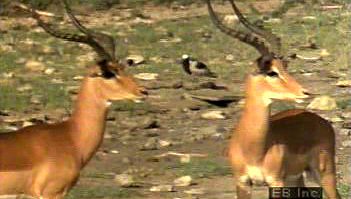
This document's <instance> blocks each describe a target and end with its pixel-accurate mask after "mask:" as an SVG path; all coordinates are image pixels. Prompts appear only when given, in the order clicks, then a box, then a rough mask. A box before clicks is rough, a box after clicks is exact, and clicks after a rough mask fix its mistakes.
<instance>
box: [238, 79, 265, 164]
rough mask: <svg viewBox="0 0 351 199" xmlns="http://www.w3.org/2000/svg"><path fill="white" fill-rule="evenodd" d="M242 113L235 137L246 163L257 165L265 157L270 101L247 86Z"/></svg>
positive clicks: (250, 86)
mask: <svg viewBox="0 0 351 199" xmlns="http://www.w3.org/2000/svg"><path fill="white" fill-rule="evenodd" d="M246 89H247V92H246V101H245V106H244V111H243V113H242V116H241V118H240V120H239V123H238V126H237V129H236V135H235V137H236V138H237V139H239V143H240V144H241V147H242V149H243V150H245V154H247V158H248V160H247V161H248V162H250V163H251V164H259V163H260V162H261V160H262V159H263V157H264V155H265V149H266V143H267V132H268V129H269V116H270V101H268V100H267V99H265V98H264V96H263V95H264V94H263V93H262V91H261V92H258V90H255V89H254V88H253V87H252V85H250V83H249V85H247V88H246Z"/></svg>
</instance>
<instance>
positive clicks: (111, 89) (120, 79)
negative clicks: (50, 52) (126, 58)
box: [32, 0, 147, 100]
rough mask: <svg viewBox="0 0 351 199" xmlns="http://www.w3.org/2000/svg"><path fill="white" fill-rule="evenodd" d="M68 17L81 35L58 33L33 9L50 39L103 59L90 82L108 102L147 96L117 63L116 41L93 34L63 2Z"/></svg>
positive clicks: (100, 34)
mask: <svg viewBox="0 0 351 199" xmlns="http://www.w3.org/2000/svg"><path fill="white" fill-rule="evenodd" d="M62 2H63V5H64V8H65V10H66V13H67V15H68V17H69V18H70V20H71V21H72V23H73V25H74V26H75V27H76V28H77V29H78V31H79V32H80V33H81V34H73V33H66V32H62V31H61V30H58V29H55V28H53V27H52V26H50V25H49V24H47V23H45V22H44V21H43V20H41V19H40V16H39V15H38V14H37V12H36V11H35V10H34V9H32V16H33V18H35V19H36V20H37V22H38V25H39V26H40V27H42V28H43V29H44V30H45V31H46V32H47V33H49V34H50V35H52V36H54V37H57V38H60V39H63V40H67V41H72V42H78V43H84V44H86V45H89V46H90V47H91V48H92V49H93V50H94V51H95V52H96V53H97V55H98V56H99V59H98V61H97V63H96V65H94V66H93V67H91V70H90V74H89V77H88V78H89V79H90V80H91V81H94V82H95V85H96V89H97V90H99V93H100V94H101V97H103V98H104V99H105V100H123V99H138V98H142V97H144V96H145V95H146V94H147V91H146V90H145V89H144V88H143V87H140V86H139V85H138V84H137V83H136V82H135V80H134V79H133V78H132V77H130V76H128V75H127V74H126V73H125V72H124V68H125V65H124V64H123V63H122V62H120V61H119V60H117V58H116V55H115V54H116V53H115V52H116V50H115V44H116V42H115V39H114V38H113V37H111V36H110V35H107V34H105V33H101V32H96V31H92V30H90V29H88V28H86V27H85V26H83V25H82V24H81V23H80V22H79V21H78V19H77V18H76V17H75V16H74V15H73V12H72V10H71V9H70V7H69V5H68V3H67V0H62Z"/></svg>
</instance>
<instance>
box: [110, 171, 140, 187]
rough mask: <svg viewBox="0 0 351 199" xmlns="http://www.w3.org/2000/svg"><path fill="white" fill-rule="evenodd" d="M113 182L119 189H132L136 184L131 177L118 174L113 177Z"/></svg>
mask: <svg viewBox="0 0 351 199" xmlns="http://www.w3.org/2000/svg"><path fill="white" fill-rule="evenodd" d="M115 181H116V182H117V184H118V185H119V186H121V187H134V186H136V183H135V181H134V178H133V176H132V175H129V174H119V175H116V176H115Z"/></svg>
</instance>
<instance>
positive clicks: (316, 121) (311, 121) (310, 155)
mask: <svg viewBox="0 0 351 199" xmlns="http://www.w3.org/2000/svg"><path fill="white" fill-rule="evenodd" d="M271 71H275V72H277V73H278V74H279V76H277V77H269V76H268V75H267V74H268V73H269V72H271ZM306 93H307V91H306V90H305V89H303V87H302V86H301V85H300V84H299V83H298V82H297V81H296V80H295V79H294V78H293V77H292V76H290V75H289V74H288V73H287V71H286V69H285V68H284V67H283V65H282V63H281V62H280V61H279V60H273V62H272V65H271V67H270V69H269V70H268V71H267V72H266V74H252V75H249V77H248V78H247V81H246V104H245V108H244V111H243V114H242V116H241V119H240V121H239V123H238V124H237V126H236V129H235V132H234V135H233V137H232V140H231V143H230V149H229V159H230V161H231V163H232V168H233V170H234V175H235V178H236V182H237V195H238V198H240V199H245V198H251V195H252V194H251V186H252V185H263V184H268V185H269V186H304V183H303V176H302V173H303V172H304V171H306V170H312V171H313V172H315V173H317V174H319V176H320V179H317V180H319V183H320V184H321V186H322V187H323V189H324V191H325V193H326V195H327V196H328V198H332V199H337V198H338V199H339V198H340V196H339V194H338V192H337V190H336V177H335V162H334V156H335V151H334V150H335V149H334V147H335V135H334V130H333V128H332V126H331V125H330V124H329V122H328V121H326V120H324V119H323V118H321V117H320V116H318V115H316V114H314V113H311V112H308V111H306V110H300V109H293V110H288V111H284V112H280V113H278V114H276V115H274V116H270V103H271V100H274V99H278V100H299V99H302V98H306V97H307V96H306Z"/></svg>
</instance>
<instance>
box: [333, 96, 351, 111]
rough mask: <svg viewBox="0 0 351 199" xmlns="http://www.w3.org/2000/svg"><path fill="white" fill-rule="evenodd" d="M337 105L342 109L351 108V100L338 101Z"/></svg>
mask: <svg viewBox="0 0 351 199" xmlns="http://www.w3.org/2000/svg"><path fill="white" fill-rule="evenodd" d="M336 104H337V105H338V107H339V108H340V109H347V108H351V98H346V99H340V100H337V101H336Z"/></svg>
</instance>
